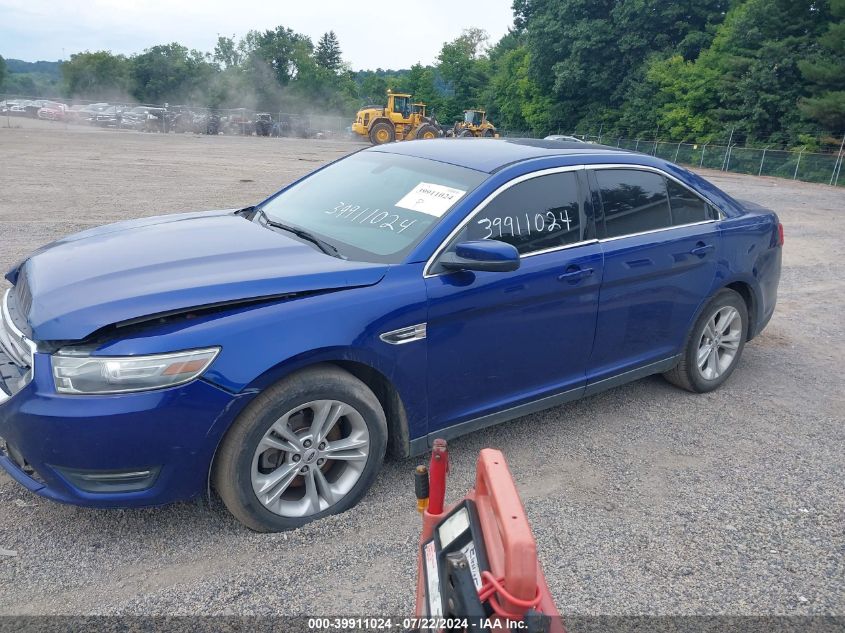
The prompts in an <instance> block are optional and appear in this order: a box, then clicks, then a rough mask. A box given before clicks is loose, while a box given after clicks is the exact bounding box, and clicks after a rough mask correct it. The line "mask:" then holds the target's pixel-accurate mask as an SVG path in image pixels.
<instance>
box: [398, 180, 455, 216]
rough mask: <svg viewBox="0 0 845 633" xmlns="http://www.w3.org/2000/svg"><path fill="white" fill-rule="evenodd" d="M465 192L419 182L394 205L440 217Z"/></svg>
mask: <svg viewBox="0 0 845 633" xmlns="http://www.w3.org/2000/svg"><path fill="white" fill-rule="evenodd" d="M465 193H466V191H463V190H461V189H453V188H452V187H445V186H443V185H435V184H432V183H430V182H421V183H420V184H418V185H417V186H416V187H414V188H413V189H411V191H409V192H408V193H407V194H405V195H404V196H403V197H402V199H401V200H400V201H399V202H397V203H396V206H397V207H401V208H403V209H409V210H411V211H418V212H420V213H426V214H428V215H433V216H434V217H436V218H439V217H441V216H442V215H443V214H444V213H446V212H447V211H448V210H449V209H450V207H451V206H452V205H453V204H455V203H456V202H457V201H458V200H460V199H461V196H463V195H464V194H465Z"/></svg>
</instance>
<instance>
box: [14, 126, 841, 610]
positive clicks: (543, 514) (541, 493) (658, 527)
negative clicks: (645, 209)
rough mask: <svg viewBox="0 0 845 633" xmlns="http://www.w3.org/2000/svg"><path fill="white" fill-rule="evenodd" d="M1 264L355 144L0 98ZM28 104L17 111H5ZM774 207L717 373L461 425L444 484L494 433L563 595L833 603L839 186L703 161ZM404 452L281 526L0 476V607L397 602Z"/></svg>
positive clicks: (228, 203)
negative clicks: (700, 385)
mask: <svg viewBox="0 0 845 633" xmlns="http://www.w3.org/2000/svg"><path fill="white" fill-rule="evenodd" d="M0 125H2V127H0V153H2V167H0V265H2V266H3V267H4V268H6V267H8V266H10V265H12V264H13V263H14V262H16V261H17V260H19V259H20V258H22V257H24V256H25V255H26V254H27V253H28V252H30V251H31V250H32V249H34V248H36V247H37V246H39V245H41V244H44V243H45V242H48V241H50V240H53V239H56V238H58V237H61V236H63V235H66V234H68V233H71V232H74V231H78V230H80V229H83V228H86V227H89V226H92V225H97V224H103V223H106V222H112V221H115V220H119V219H124V218H129V217H137V216H142V215H153V214H159V213H166V212H172V211H181V210H189V209H208V208H221V207H233V206H237V205H247V204H250V203H253V202H256V201H258V200H259V199H261V198H262V197H263V196H264V195H265V194H269V193H270V192H272V191H274V190H275V189H277V188H278V187H279V186H280V185H282V184H283V183H285V182H288V181H290V180H291V179H292V178H294V177H296V176H298V175H300V174H302V173H305V172H307V171H309V170H310V169H312V168H314V167H316V166H317V165H319V164H320V163H322V162H324V161H326V160H329V159H332V158H335V157H337V156H341V155H343V154H345V153H347V152H350V151H352V150H353V149H355V148H356V147H358V145H356V144H354V143H351V142H341V141H322V140H316V141H301V140H291V139H264V138H228V137H227V138H224V137H218V138H206V137H195V136H179V137H177V136H174V135H169V136H162V135H143V134H137V133H134V132H109V131H99V130H89V129H83V128H67V129H66V128H65V127H64V126H62V125H60V124H46V123H45V124H39V122H29V123H22V122H21V121H20V120H15V119H12V120H11V125H12V127H11V128H7V127H6V121H5V120H0ZM15 125H21V127H14V126H15ZM705 175H706V176H708V177H710V178H711V179H712V180H713V181H714V182H715V183H716V184H718V185H719V186H721V187H723V188H724V189H725V190H727V191H728V192H730V193H731V194H733V195H735V196H736V197H739V198H745V199H751V200H754V201H757V202H759V203H761V204H764V205H768V206H771V207H773V208H774V209H776V210H777V211H778V213H779V214H780V217H781V219H782V220H783V222H784V224H785V226H786V250H785V256H784V265H785V268H784V271H783V278H782V282H781V294H780V301H779V305H778V310H777V312H776V314H775V317H774V319H773V320H772V322H771V324H770V326H769V328H768V329H767V330H766V332H765V333H764V334H763V335H762V336H761V337H759V339H757V340H755V341H754V342H753V343H752V344H750V345H749V346H748V347H746V349H745V353H744V355H743V358H742V364H741V366H740V367H739V368H738V370H737V371H736V373H735V374H734V375H733V377H732V378H731V380H730V381H729V382H728V383H727V384H726V385H725V386H724V387H723V388H722V389H720V390H719V391H717V392H716V393H712V394H707V395H692V394H689V393H685V392H682V391H679V390H677V389H675V388H673V387H671V386H669V385H668V384H667V383H665V382H664V381H663V380H662V379H661V378H659V377H653V378H649V379H645V380H641V381H639V382H637V383H634V384H631V385H628V386H625V387H622V388H619V389H615V390H612V391H609V392H606V393H603V394H601V395H599V396H596V397H592V398H589V399H586V400H583V401H580V402H576V403H572V404H569V405H566V406H562V407H558V408H555V409H552V410H549V411H546V412H543V413H540V414H536V415H532V416H528V417H525V418H522V419H519V420H516V421H513V422H510V423H507V424H505V425H502V426H499V427H495V428H492V429H488V430H486V431H482V432H479V433H475V434H474V435H471V436H469V437H466V438H463V439H461V440H456V441H454V442H452V443H451V449H452V450H451V455H452V458H453V468H452V478H451V481H450V491H451V492H452V493H453V494H456V493H458V492H459V491H462V490H465V489H466V488H467V487H468V486H469V484H470V480H471V476H472V471H473V465H474V460H475V456H476V454H477V451H478V450H479V449H480V448H482V447H484V446H495V447H498V448H500V449H502V450H503V451H504V452H505V454H506V456H507V458H508V460H509V462H510V465H511V469H512V470H513V473H514V475H515V476H516V479H517V480H518V482H519V486H520V490H521V492H522V493H523V495H524V500H525V504H526V508H527V510H528V513H529V516H530V519H531V520H532V522H533V527H534V530H535V534H536V536H537V540H538V545H539V551H540V554H541V557H542V561H543V564H544V566H545V570H546V573H547V576H548V579H549V583H550V586H551V589H552V592H553V594H554V595H555V596H556V599H557V601H558V604H559V606H560V607H561V609H562V610H564V611H565V612H567V613H578V614H599V613H600V614H632V613H636V614H653V613H658V614H692V613H696V614H721V613H728V614H804V613H815V614H823V613H824V614H831V613H835V614H845V532H843V525H845V493H843V480H845V476H843V475H845V451H843V446H845V444H843V440H845V425H843V422H845V388H843V379H842V370H841V359H842V358H843V356H845V344H843V337H842V329H843V327H842V326H843V313H845V300H843V296H845V281H843V280H845V265H843V261H842V245H843V243H845V192H843V191H842V190H838V191H836V190H833V189H831V188H829V187H826V186H823V185H811V184H804V183H796V182H789V181H783V180H776V179H767V178H754V177H748V176H738V175H725V174H721V173H718V172H713V173H706V174H705ZM414 463H415V462H414V461H406V462H400V463H396V462H393V463H389V464H387V465H386V467H385V469H384V471H383V472H382V474H381V475H380V477H379V479H378V481H377V483H376V485H375V487H374V489H373V490H372V492H371V493H370V494H369V495H368V496H367V498H366V499H365V500H364V502H363V503H362V504H361V505H360V506H359V507H357V508H356V509H355V510H353V511H350V512H348V513H346V514H345V515H342V516H338V517H332V518H329V519H326V520H323V521H320V522H317V523H314V524H311V525H309V526H307V527H305V528H303V529H300V530H297V531H295V532H291V533H287V534H278V535H259V534H254V533H251V532H249V531H248V530H246V529H244V528H242V527H241V526H240V525H239V524H237V523H236V522H235V521H234V520H233V519H231V518H230V517H229V516H228V515H227V514H226V512H225V511H224V510H223V509H222V507H221V506H220V504H219V502H212V503H211V505H210V506H209V504H208V503H205V502H203V503H186V504H180V505H174V506H170V507H166V508H159V509H151V510H132V511H96V510H89V509H82V508H75V507H67V506H61V505H57V504H54V503H51V502H49V501H45V500H42V499H40V498H38V497H35V496H33V495H31V494H29V493H27V492H26V491H25V490H24V489H23V488H21V487H20V486H18V485H17V484H15V483H14V482H13V481H12V480H11V479H9V478H8V477H7V476H6V475H3V474H0V549H8V550H16V551H17V556H4V555H2V554H0V614H30V613H32V614H34V613H55V614H59V613H61V614H65V613H67V614H70V613H73V614H80V613H84V614H107V613H143V614H192V613H197V612H200V613H207V614H215V613H225V614H291V613H297V614H350V613H357V614H370V615H372V614H389V613H392V614H400V613H407V612H408V611H409V610H410V608H411V606H412V601H413V597H412V594H413V589H412V587H413V577H414V570H415V559H414V556H415V545H416V539H417V534H418V531H417V529H418V518H417V515H416V513H415V512H414V502H413V490H412V481H411V472H412V467H413V465H414Z"/></svg>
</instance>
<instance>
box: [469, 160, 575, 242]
mask: <svg viewBox="0 0 845 633" xmlns="http://www.w3.org/2000/svg"><path fill="white" fill-rule="evenodd" d="M579 200H580V196H579V188H578V176H577V175H576V173H575V172H564V173H560V174H549V175H546V176H538V177H536V178H531V179H530V180H526V181H524V182H521V183H518V184H516V185H514V186H512V187H510V188H508V189H505V190H504V191H503V192H502V193H500V194H499V195H498V196H496V198H494V199H493V200H492V201H491V202H490V203H489V204H488V205H487V206H486V207H484V209H483V210H482V211H480V212H479V213H478V214H477V215H476V216H475V217H473V218H472V219H471V220H470V221H469V223H468V224H467V226H466V227H465V228H464V230H463V231H462V232H461V234H460V235H459V236H458V238H457V239H456V240H455V242H456V243H457V242H459V241H470V240H486V239H490V240H500V241H502V242H507V243H508V244H513V245H514V246H515V247H516V249H517V250H518V251H519V253H520V254H521V255H524V254H527V253H531V252H534V251H539V250H545V249H548V248H556V247H559V246H565V245H567V244H574V243H576V242H580V241H582V240H583V239H584V234H583V232H584V224H585V223H584V217H583V211H582V209H581V205H580V203H579Z"/></svg>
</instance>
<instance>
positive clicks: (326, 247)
mask: <svg viewBox="0 0 845 633" xmlns="http://www.w3.org/2000/svg"><path fill="white" fill-rule="evenodd" d="M256 213H257V214H258V215H260V216H261V217H262V218H264V224H266V225H267V226H272V227H273V228H274V229H281V230H282V231H287V232H288V233H293V234H294V235H296V236H297V237H299V238H301V239H303V240H306V241H308V242H311V243H312V244H315V245H316V246H317V248H319V249H320V250H321V251H323V252H324V253H325V254H326V255H331V256H332V257H337V258H338V259H346V257H345V256H343V255H341V254H340V251H339V250H337V248H335V246H334V245H333V244H329V243H328V242H327V241H326V240H323V239H320V238H319V237H317V236H316V235H314V234H313V233H310V232H308V231H306V230H305V229H301V228H299V227H298V226H290V225H289V224H283V223H282V222H277V221H276V220H271V219H270V217H269V216H268V215H267V214H266V213H265V212H264V209H261V208H258V209H256Z"/></svg>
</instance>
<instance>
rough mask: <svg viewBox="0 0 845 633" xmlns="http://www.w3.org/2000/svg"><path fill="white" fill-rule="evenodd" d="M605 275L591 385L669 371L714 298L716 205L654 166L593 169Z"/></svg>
mask: <svg viewBox="0 0 845 633" xmlns="http://www.w3.org/2000/svg"><path fill="white" fill-rule="evenodd" d="M588 178H589V180H590V182H591V184H592V191H593V204H594V207H595V208H596V231H597V235H598V238H599V241H600V243H601V247H602V251H603V253H604V279H603V281H602V287H601V296H600V299H599V308H598V317H597V320H596V340H595V344H594V346H593V352H592V356H591V358H590V362H589V366H588V369H587V381H588V388H587V391H588V392H590V391H592V389H591V388H590V386H589V385H592V384H593V383H598V384H597V386H599V387H606V386H610V385H609V383H608V382H603V381H611V382H623V381H624V380H625V379H628V378H632V377H634V376H632V375H630V374H629V375H628V376H625V377H622V379H621V380H620V379H619V377H618V376H619V374H621V373H624V372H631V371H635V370H637V369H640V370H642V372H641V373H644V374H645V373H653V372H654V371H663V369H662V368H661V367H660V366H659V365H660V364H661V362H663V361H666V360H667V359H671V358H672V357H673V356H674V355H676V354H678V353H680V351H681V348H682V346H683V343H684V341H685V338H686V335H687V333H688V331H689V328H690V327H691V325H692V319H693V317H694V316H695V314H696V312H697V310H698V308H699V306H700V305H701V304H702V302H703V301H705V299H707V297H709V295H710V293H711V291H712V288H713V285H714V282H715V277H716V265H717V261H718V258H719V254H720V250H721V241H720V234H719V228H718V223H717V222H715V219H717V218H718V215H717V211H716V209H715V208H714V207H712V206H711V205H710V204H709V203H707V202H706V201H705V200H703V199H702V198H701V197H699V196H698V195H697V194H695V193H694V192H693V191H691V190H690V189H688V188H686V187H685V186H683V185H681V184H680V183H679V182H677V181H675V180H674V179H672V178H670V177H668V176H666V175H664V174H663V173H662V172H658V171H657V170H653V169H643V168H635V167H624V168H622V167H612V168H594V169H591V170H589V171H588Z"/></svg>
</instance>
